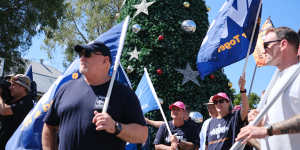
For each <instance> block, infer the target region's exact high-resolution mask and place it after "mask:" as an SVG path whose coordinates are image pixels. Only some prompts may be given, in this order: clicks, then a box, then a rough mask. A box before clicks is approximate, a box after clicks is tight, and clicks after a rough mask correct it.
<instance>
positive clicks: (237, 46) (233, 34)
mask: <svg viewBox="0 0 300 150" xmlns="http://www.w3.org/2000/svg"><path fill="white" fill-rule="evenodd" d="M260 8H261V0H227V1H225V3H224V4H223V6H222V7H221V9H220V10H219V13H218V15H217V17H216V18H215V20H213V22H212V23H211V25H210V27H209V29H208V31H207V34H206V36H205V38H204V40H203V42H202V45H201V47H200V50H199V52H198V56H197V68H198V71H199V73H200V76H201V78H202V79H203V78H204V77H205V76H206V75H208V74H211V73H212V72H214V71H216V70H217V69H220V68H222V67H225V66H227V65H230V64H232V63H235V62H237V61H239V60H241V59H243V58H245V57H246V56H247V52H248V47H249V45H250V39H251V36H254V38H253V42H252V46H251V51H250V53H252V52H253V50H254V48H255V44H256V42H255V41H256V40H255V39H257V35H258V31H259V27H256V28H255V26H256V24H255V22H256V18H257V15H258V14H260V12H261V9H260ZM258 20H260V19H259V18H258ZM259 23H260V21H257V24H258V25H259ZM254 28H255V34H254V35H252V33H253V30H254Z"/></svg>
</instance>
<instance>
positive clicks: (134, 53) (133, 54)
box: [128, 47, 141, 60]
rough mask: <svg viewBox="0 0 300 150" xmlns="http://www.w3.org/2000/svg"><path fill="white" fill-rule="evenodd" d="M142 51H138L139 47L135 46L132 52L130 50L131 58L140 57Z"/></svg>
mask: <svg viewBox="0 0 300 150" xmlns="http://www.w3.org/2000/svg"><path fill="white" fill-rule="evenodd" d="M140 53H141V52H138V51H137V48H136V47H134V50H133V51H132V52H128V54H129V55H130V58H129V60H131V59H133V58H135V59H139V54H140Z"/></svg>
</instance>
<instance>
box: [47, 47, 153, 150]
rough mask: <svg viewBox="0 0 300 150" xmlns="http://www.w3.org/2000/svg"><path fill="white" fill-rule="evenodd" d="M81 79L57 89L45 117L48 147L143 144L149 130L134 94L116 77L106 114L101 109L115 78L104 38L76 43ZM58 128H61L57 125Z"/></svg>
mask: <svg viewBox="0 0 300 150" xmlns="http://www.w3.org/2000/svg"><path fill="white" fill-rule="evenodd" d="M75 51H76V52H77V53H78V54H79V57H80V72H81V73H82V74H83V75H82V76H81V77H80V78H78V79H74V80H71V81H69V82H67V83H65V84H64V85H62V87H60V89H59V90H58V91H57V93H56V95H55V96H54V100H53V104H52V106H51V108H50V110H49V111H48V113H47V114H46V117H45V119H44V121H45V124H44V128H43V133H42V144H43V149H44V150H48V149H56V148H57V147H56V145H57V143H56V142H57V137H56V135H57V134H56V133H57V131H58V136H59V143H58V149H59V150H82V149H88V150H93V149H97V150H101V149H103V150H121V149H124V148H125V142H130V143H144V142H145V141H146V139H147V136H148V129H147V127H146V123H145V120H144V116H143V113H142V110H141V107H140V104H139V100H138V98H137V96H136V95H135V93H134V92H133V91H132V90H131V89H129V88H128V87H126V86H124V85H122V84H121V83H119V82H117V81H115V83H114V86H113V88H112V94H111V96H110V102H109V105H108V109H107V113H101V109H102V107H103V104H104V100H105V97H106V94H107V90H108V87H109V83H110V79H111V78H110V76H109V75H108V73H109V69H110V66H111V55H110V50H109V49H108V48H107V47H106V46H105V45H104V44H103V43H101V42H94V43H91V44H88V45H77V46H76V47H75ZM58 128H59V129H58Z"/></svg>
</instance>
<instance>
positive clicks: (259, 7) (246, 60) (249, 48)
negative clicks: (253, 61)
mask: <svg viewBox="0 0 300 150" xmlns="http://www.w3.org/2000/svg"><path fill="white" fill-rule="evenodd" d="M261 6H262V0H261V1H260V2H259V6H258V11H257V14H256V19H255V26H254V28H253V30H252V34H251V39H250V44H249V47H248V51H247V56H246V59H245V64H244V68H243V73H242V74H244V73H245V72H246V68H247V63H248V58H249V54H250V50H251V47H252V43H253V38H254V33H255V30H256V27H257V26H258V25H257V21H258V17H259V14H260V13H261Z"/></svg>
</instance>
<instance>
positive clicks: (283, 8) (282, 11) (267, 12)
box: [24, 0, 300, 95]
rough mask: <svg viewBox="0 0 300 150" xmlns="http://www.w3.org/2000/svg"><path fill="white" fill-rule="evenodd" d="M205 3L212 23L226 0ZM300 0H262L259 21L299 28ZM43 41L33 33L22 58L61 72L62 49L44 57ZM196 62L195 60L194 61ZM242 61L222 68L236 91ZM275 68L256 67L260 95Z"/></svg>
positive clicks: (249, 68) (251, 61)
mask: <svg viewBox="0 0 300 150" xmlns="http://www.w3.org/2000/svg"><path fill="white" fill-rule="evenodd" d="M205 1H206V5H207V6H208V7H209V8H211V9H210V12H209V13H208V15H209V21H210V22H211V21H212V20H213V19H214V18H215V17H216V15H217V12H218V10H219V9H220V7H221V6H222V5H223V3H224V1H225V0H205ZM299 13H300V1H299V0H284V1H283V0H264V1H263V6H262V23H263V22H264V21H265V20H266V18H268V17H269V16H270V17H271V20H272V22H273V24H274V26H275V27H279V26H287V27H290V28H292V29H294V30H295V31H298V30H299V29H300V16H299ZM42 41H43V35H38V36H35V37H34V39H33V44H32V46H31V48H30V50H29V51H28V53H27V54H25V55H24V57H25V58H27V59H30V60H32V61H36V62H39V60H40V59H44V63H45V64H48V65H50V66H53V67H55V68H57V69H58V70H60V71H63V67H62V61H63V59H64V56H63V51H59V50H57V51H56V52H55V54H54V57H53V59H52V60H49V59H48V58H47V54H46V52H45V51H44V50H41V45H42ZM248 60H249V62H248V65H247V70H246V82H247V83H246V89H248V90H249V87H250V82H251V78H252V74H253V71H254V67H255V62H254V59H253V56H252V55H251V56H250V57H249V59H248ZM195 62H196V60H195ZM244 63H245V60H244V59H243V60H241V61H239V62H237V63H234V64H232V65H230V66H227V67H225V69H224V70H225V74H226V75H227V77H228V78H229V80H230V81H231V82H232V84H233V88H235V89H237V91H238V89H239V88H238V84H237V83H238V79H239V76H240V75H241V74H242V71H243V66H244ZM274 70H275V67H271V66H266V67H261V68H257V71H256V76H255V79H254V84H253V89H252V91H253V92H255V93H257V94H258V95H260V93H261V92H262V91H263V90H264V89H265V88H266V87H267V85H268V83H269V81H270V79H271V77H272V74H273V72H274Z"/></svg>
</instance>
